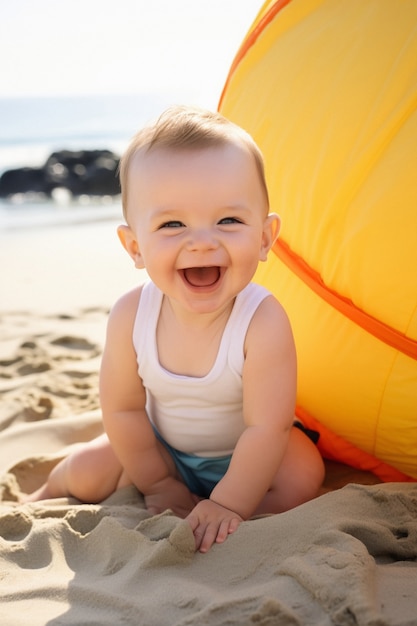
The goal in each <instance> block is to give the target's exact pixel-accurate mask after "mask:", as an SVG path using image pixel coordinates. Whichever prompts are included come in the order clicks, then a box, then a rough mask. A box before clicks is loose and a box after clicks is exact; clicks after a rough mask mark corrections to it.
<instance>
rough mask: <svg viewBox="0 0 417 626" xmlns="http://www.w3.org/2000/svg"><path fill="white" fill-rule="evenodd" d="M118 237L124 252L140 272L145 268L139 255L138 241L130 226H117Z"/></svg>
mask: <svg viewBox="0 0 417 626" xmlns="http://www.w3.org/2000/svg"><path fill="white" fill-rule="evenodd" d="M117 234H118V237H119V239H120V241H121V243H122V246H123V248H124V249H125V250H126V252H127V253H128V255H129V256H130V257H131V258H132V259H133V260H134V262H135V267H136V269H138V270H141V269H143V268H144V267H145V265H144V262H143V258H142V255H141V253H140V249H139V244H138V240H137V239H136V235H135V233H134V232H133V231H132V229H131V228H130V226H126V225H125V224H123V225H122V226H118V228H117Z"/></svg>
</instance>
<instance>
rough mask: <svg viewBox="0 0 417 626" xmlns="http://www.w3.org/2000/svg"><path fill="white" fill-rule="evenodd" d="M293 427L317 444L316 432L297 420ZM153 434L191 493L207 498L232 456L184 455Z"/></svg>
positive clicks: (156, 434) (317, 435) (221, 476)
mask: <svg viewBox="0 0 417 626" xmlns="http://www.w3.org/2000/svg"><path fill="white" fill-rule="evenodd" d="M293 426H295V427H296V428H299V429H300V430H301V431H302V432H304V434H305V435H307V437H309V439H311V440H312V441H313V442H314V443H317V440H318V438H319V433H318V432H317V431H315V430H310V429H308V428H306V427H305V426H304V424H303V423H302V422H301V421H300V420H298V419H296V420H295V422H294V424H293ZM154 432H155V436H156V438H157V439H158V440H159V441H160V442H161V443H162V445H164V446H165V448H166V449H167V450H168V452H169V454H170V455H171V457H172V458H173V460H174V463H175V467H176V468H177V471H178V473H179V474H180V476H181V478H182V480H183V482H184V483H185V484H186V485H187V487H188V489H189V490H190V491H191V493H194V494H195V495H197V496H200V498H209V497H210V494H211V492H212V491H213V489H214V487H215V486H216V485H217V483H218V482H220V480H221V479H222V478H223V476H224V475H225V474H226V472H227V470H228V468H229V464H230V460H231V458H232V455H231V454H229V455H227V456H215V457H204V456H196V455H195V454H186V453H185V452H180V450H177V449H176V448H173V447H172V446H170V445H169V443H167V442H166V441H165V439H163V438H162V437H161V435H160V434H159V433H158V431H157V430H156V428H155V427H154Z"/></svg>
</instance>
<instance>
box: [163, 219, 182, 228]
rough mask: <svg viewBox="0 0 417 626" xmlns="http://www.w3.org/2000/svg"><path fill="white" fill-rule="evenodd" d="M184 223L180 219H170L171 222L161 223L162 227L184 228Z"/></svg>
mask: <svg viewBox="0 0 417 626" xmlns="http://www.w3.org/2000/svg"><path fill="white" fill-rule="evenodd" d="M183 227H184V224H183V223H182V222H180V221H179V220H170V221H169V222H164V223H163V224H161V225H160V227H159V228H160V229H161V228H183Z"/></svg>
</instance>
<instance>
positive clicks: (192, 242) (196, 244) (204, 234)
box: [188, 228, 218, 250]
mask: <svg viewBox="0 0 417 626" xmlns="http://www.w3.org/2000/svg"><path fill="white" fill-rule="evenodd" d="M217 246H218V242H217V239H216V237H215V235H214V233H213V231H212V230H211V229H210V228H199V229H194V230H192V231H191V233H190V237H189V240H188V249H189V250H212V249H214V248H217Z"/></svg>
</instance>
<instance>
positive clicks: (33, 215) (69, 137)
mask: <svg viewBox="0 0 417 626" xmlns="http://www.w3.org/2000/svg"><path fill="white" fill-rule="evenodd" d="M174 103H176V100H175V98H174V96H173V95H171V94H135V95H97V96H81V97H75V96H74V97H49V98H43V97H39V98H4V99H1V98H0V120H1V122H0V175H1V173H2V172H3V171H4V170H6V169H12V168H15V167H23V166H41V165H42V164H43V163H44V162H45V161H46V159H47V157H48V156H49V154H50V153H51V152H53V151H55V150H62V149H69V150H80V149H81V150H82V149H86V150H94V149H109V150H113V151H114V152H115V153H117V154H119V155H120V154H121V153H122V152H123V151H124V149H125V148H126V146H127V144H128V142H129V140H130V138H131V137H132V136H133V135H134V133H135V132H136V131H137V130H138V129H139V128H140V127H141V126H143V125H144V124H145V123H146V122H148V121H149V120H151V119H153V118H155V117H156V116H157V115H159V113H161V112H162V111H163V109H164V108H166V107H167V106H169V105H171V104H174ZM120 215H121V205H120V199H119V198H118V197H117V198H110V197H107V198H106V197H105V198H90V197H82V198H80V199H77V200H74V199H71V198H70V197H68V195H66V194H65V193H64V194H61V195H57V198H56V199H55V200H53V201H52V200H45V199H43V198H30V197H28V196H27V195H26V196H25V195H22V196H20V195H18V196H15V197H14V198H13V200H11V201H10V200H2V199H0V233H2V234H4V233H6V232H7V231H9V230H16V229H27V228H36V227H47V226H55V227H56V226H59V225H62V227H64V226H65V225H66V224H68V223H82V222H84V221H86V222H91V221H95V220H104V219H118V218H119V217H120Z"/></svg>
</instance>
